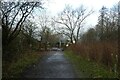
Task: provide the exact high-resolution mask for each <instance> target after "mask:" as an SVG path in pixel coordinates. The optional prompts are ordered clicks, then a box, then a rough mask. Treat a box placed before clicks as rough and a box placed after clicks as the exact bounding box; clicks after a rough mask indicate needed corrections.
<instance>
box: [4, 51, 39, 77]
mask: <svg viewBox="0 0 120 80" xmlns="http://www.w3.org/2000/svg"><path fill="white" fill-rule="evenodd" d="M40 57H41V54H40V53H38V52H32V53H26V54H23V55H21V56H20V57H19V59H18V60H16V61H14V62H12V63H10V64H9V66H8V68H7V71H6V72H3V78H10V77H20V74H21V73H22V72H23V71H24V70H25V69H26V68H27V67H29V66H30V65H32V64H34V63H35V62H37V61H38V59H40Z"/></svg>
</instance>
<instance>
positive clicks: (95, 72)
mask: <svg viewBox="0 0 120 80" xmlns="http://www.w3.org/2000/svg"><path fill="white" fill-rule="evenodd" d="M65 56H66V57H67V58H68V59H70V61H71V62H72V64H73V65H75V67H76V68H77V71H78V72H79V73H81V71H82V72H84V74H86V75H87V77H89V78H116V77H117V76H116V75H115V74H114V73H113V72H110V71H109V70H108V69H107V68H106V67H105V66H104V65H101V64H97V63H96V62H92V61H88V60H87V59H85V58H83V57H81V56H78V55H76V54H74V53H73V52H72V51H65Z"/></svg>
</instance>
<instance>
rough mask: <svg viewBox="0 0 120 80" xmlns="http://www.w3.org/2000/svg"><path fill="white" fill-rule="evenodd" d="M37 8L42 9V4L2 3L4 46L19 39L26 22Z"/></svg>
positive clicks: (0, 9) (0, 6)
mask: <svg viewBox="0 0 120 80" xmlns="http://www.w3.org/2000/svg"><path fill="white" fill-rule="evenodd" d="M35 7H40V8H42V7H41V2H25V1H24V2H1V5H0V12H1V14H2V16H1V21H2V33H3V34H2V36H3V46H5V45H8V44H9V43H10V42H11V41H12V40H14V39H15V38H16V37H17V35H18V34H19V32H20V31H21V28H22V25H23V23H24V21H25V20H26V18H27V17H28V16H29V15H30V14H31V13H32V11H33V10H34V8H35Z"/></svg>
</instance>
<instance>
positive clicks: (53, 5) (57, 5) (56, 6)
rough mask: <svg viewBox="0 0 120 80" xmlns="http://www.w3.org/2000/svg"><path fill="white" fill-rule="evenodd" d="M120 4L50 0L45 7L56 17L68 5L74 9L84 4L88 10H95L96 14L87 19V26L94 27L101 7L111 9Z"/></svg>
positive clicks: (114, 1)
mask: <svg viewBox="0 0 120 80" xmlns="http://www.w3.org/2000/svg"><path fill="white" fill-rule="evenodd" d="M118 2H119V0H48V3H46V5H45V7H46V8H47V11H48V12H49V14H51V15H54V16H55V15H56V14H57V13H59V12H60V11H62V10H63V9H64V7H65V5H67V4H70V5H72V7H73V8H76V7H79V6H80V5H81V4H82V5H84V6H85V7H87V8H88V9H93V10H94V11H95V13H94V14H92V15H91V16H90V17H89V18H88V19H87V25H89V26H94V25H95V24H96V23H97V20H98V16H99V10H100V9H101V7H102V6H106V7H107V8H110V7H112V6H113V5H115V4H117V3H118Z"/></svg>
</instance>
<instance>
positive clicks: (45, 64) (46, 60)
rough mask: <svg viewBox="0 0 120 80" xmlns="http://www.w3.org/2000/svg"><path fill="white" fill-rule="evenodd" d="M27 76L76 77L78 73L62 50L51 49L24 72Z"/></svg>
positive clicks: (24, 75)
mask: <svg viewBox="0 0 120 80" xmlns="http://www.w3.org/2000/svg"><path fill="white" fill-rule="evenodd" d="M23 77H25V78H75V77H76V73H75V71H74V69H73V67H72V65H71V64H70V63H69V61H68V60H67V59H66V58H65V57H64V54H63V52H62V51H51V52H49V53H48V54H47V55H45V56H44V57H43V58H42V59H41V60H40V61H39V62H38V63H37V64H36V65H34V66H32V67H30V68H29V69H27V70H26V71H25V72H24V73H23Z"/></svg>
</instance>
